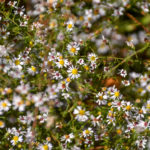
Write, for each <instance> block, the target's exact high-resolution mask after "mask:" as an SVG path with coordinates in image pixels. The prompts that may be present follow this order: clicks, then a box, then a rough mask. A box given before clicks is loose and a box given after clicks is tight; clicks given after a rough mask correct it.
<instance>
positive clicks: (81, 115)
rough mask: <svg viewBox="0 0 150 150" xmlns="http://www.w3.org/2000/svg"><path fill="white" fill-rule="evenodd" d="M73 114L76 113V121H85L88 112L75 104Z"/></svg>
mask: <svg viewBox="0 0 150 150" xmlns="http://www.w3.org/2000/svg"><path fill="white" fill-rule="evenodd" d="M73 114H75V115H76V117H75V119H77V120H78V121H81V122H85V121H87V120H88V116H89V112H88V111H85V109H82V107H81V106H77V108H76V109H75V110H74V112H73Z"/></svg>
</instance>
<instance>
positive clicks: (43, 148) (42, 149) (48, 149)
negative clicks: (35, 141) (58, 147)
mask: <svg viewBox="0 0 150 150" xmlns="http://www.w3.org/2000/svg"><path fill="white" fill-rule="evenodd" d="M52 148H53V146H52V144H51V143H48V142H47V143H44V144H39V146H38V148H37V149H39V150H52Z"/></svg>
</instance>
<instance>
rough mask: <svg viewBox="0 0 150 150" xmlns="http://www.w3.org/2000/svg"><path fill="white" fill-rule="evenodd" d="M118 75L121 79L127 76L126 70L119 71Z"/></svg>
mask: <svg viewBox="0 0 150 150" xmlns="http://www.w3.org/2000/svg"><path fill="white" fill-rule="evenodd" d="M119 74H120V75H121V76H122V77H124V78H125V77H126V76H127V71H126V70H124V69H121V70H120V71H119Z"/></svg>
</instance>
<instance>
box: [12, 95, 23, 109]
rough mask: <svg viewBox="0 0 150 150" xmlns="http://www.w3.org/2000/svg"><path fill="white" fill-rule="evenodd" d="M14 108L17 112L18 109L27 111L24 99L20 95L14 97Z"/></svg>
mask: <svg viewBox="0 0 150 150" xmlns="http://www.w3.org/2000/svg"><path fill="white" fill-rule="evenodd" d="M13 108H14V109H15V110H16V109H18V110H19V111H24V110H25V103H24V101H23V100H22V98H21V97H20V96H18V95H14V97H13Z"/></svg>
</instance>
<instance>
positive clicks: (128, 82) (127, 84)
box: [122, 80, 130, 86]
mask: <svg viewBox="0 0 150 150" xmlns="http://www.w3.org/2000/svg"><path fill="white" fill-rule="evenodd" d="M122 84H123V85H124V86H129V85H130V81H128V80H123V81H122Z"/></svg>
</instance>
